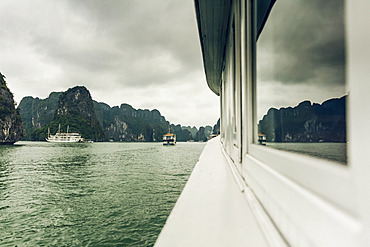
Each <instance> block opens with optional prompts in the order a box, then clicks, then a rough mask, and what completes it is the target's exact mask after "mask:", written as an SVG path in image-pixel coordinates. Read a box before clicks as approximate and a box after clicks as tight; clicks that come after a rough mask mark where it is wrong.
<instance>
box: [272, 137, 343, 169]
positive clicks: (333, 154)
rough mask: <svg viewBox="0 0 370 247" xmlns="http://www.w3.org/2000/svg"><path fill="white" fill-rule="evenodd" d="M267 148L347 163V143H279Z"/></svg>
mask: <svg viewBox="0 0 370 247" xmlns="http://www.w3.org/2000/svg"><path fill="white" fill-rule="evenodd" d="M266 145H267V146H270V147H273V148H277V149H281V150H286V151H291V152H297V153H303V154H308V155H312V156H316V157H320V158H323V159H327V160H333V161H336V162H340V163H343V164H345V163H347V144H346V143H325V142H323V143H277V142H275V143H274V142H268V143H266Z"/></svg>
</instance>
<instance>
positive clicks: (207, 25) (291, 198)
mask: <svg viewBox="0 0 370 247" xmlns="http://www.w3.org/2000/svg"><path fill="white" fill-rule="evenodd" d="M194 5H195V12H196V15H195V16H196V19H197V24H198V32H199V40H200V44H201V52H202V56H203V66H204V71H205V75H206V81H207V84H208V87H209V88H210V90H211V91H213V92H214V93H215V94H216V95H218V96H219V97H220V112H221V114H220V119H221V121H220V122H221V125H220V132H221V133H220V135H219V136H218V137H215V138H213V139H211V140H209V141H208V142H207V144H206V146H205V148H204V150H203V152H202V154H201V156H200V158H199V161H198V162H197V164H196V165H195V167H194V170H193V171H192V174H191V175H190V177H189V179H188V181H187V183H186V185H185V187H184V189H183V191H182V193H181V195H180V197H179V199H178V200H177V202H176V204H175V206H174V208H173V209H172V212H171V213H170V215H169V217H168V219H167V221H166V223H165V225H164V227H163V228H162V231H161V233H160V235H159V236H158V238H157V241H156V243H155V246H156V247H167V246H177V247H182V246H193V247H194V246H213V247H214V246H234V247H235V246H274V247H275V246H323V247H324V246H336V247H338V246H343V247H344V246H346V247H347V246H353V247H356V246H361V247H362V246H363V247H365V246H370V234H369V233H370V199H369V198H370V189H369V188H370V179H369V177H370V165H369V164H370V155H369V143H368V140H370V131H369V127H368V126H369V124H368V122H369V121H370V111H368V110H364V106H367V105H370V97H369V92H370V83H366V81H368V78H369V76H370V72H369V69H368V67H369V66H368V64H369V63H370V53H369V52H366V51H367V50H368V44H369V43H370V32H369V31H368V30H369V29H370V17H369V14H368V10H369V9H370V2H369V1H360V0H353V1H349V0H338V1H296V0H279V1H275V0H258V1H256V0H233V1H228V0H195V1H194ZM297 13H299V14H297ZM306 18H311V19H310V21H308V22H305V20H306ZM322 20H325V22H324V23H323V22H321V21H322ZM275 25H277V26H275ZM268 35H272V36H270V37H273V38H272V39H267V40H266V38H267V37H268ZM307 40H308V41H307ZM302 41H304V42H302ZM327 41H335V42H329V43H328V42H327ZM263 44H265V45H271V46H270V47H269V49H265V50H260V48H261V47H262V45H263ZM274 45H276V46H274ZM285 49H291V50H294V52H292V53H290V54H289V56H284V51H285ZM305 49H306V50H305ZM334 56H335V57H336V59H337V60H335V63H330V62H329V60H330V58H333V57H334ZM307 59H308V60H307ZM307 61H309V63H306V62H307ZM312 61H313V62H312ZM330 61H332V62H334V60H330ZM327 62H329V63H327ZM322 63H324V64H322ZM299 64H303V65H304V66H302V67H297V65H299ZM334 64H335V65H334ZM337 65H339V66H337ZM263 66H267V69H274V70H272V71H271V70H270V72H268V73H265V74H264V73H262V71H263V68H264V67H263ZM281 66H283V67H284V66H286V67H285V69H284V68H281ZM333 66H334V67H333ZM335 66H337V67H335ZM277 68H281V69H280V70H276V69H277ZM327 69H328V70H327ZM329 70H331V71H332V72H334V71H335V73H333V75H335V76H338V77H337V78H339V80H340V81H341V83H342V84H341V85H344V86H345V90H346V91H345V92H344V94H346V95H347V98H346V105H345V109H346V126H345V128H346V133H347V136H346V138H347V140H346V141H344V142H343V143H342V144H344V145H347V146H346V150H347V151H344V152H346V155H347V157H348V160H347V161H346V162H345V163H339V162H337V161H334V160H329V159H324V158H318V157H314V156H312V155H309V154H303V153H296V152H291V151H286V150H280V149H277V148H273V147H271V146H270V145H266V146H265V145H259V142H258V133H260V130H259V129H258V119H261V115H260V112H259V109H260V108H259V107H260V106H261V104H260V103H259V102H261V101H260V99H263V100H270V99H279V100H290V98H291V97H295V96H296V95H295V94H298V93H301V92H305V93H306V92H308V90H307V88H309V86H311V85H312V83H314V81H313V80H308V79H307V78H311V77H312V76H319V74H320V73H321V72H323V71H326V72H329ZM295 72H297V73H295ZM325 75H329V74H325ZM275 76H277V77H275ZM261 77H264V78H265V79H266V80H270V82H271V84H270V85H271V89H272V90H274V89H275V88H277V87H279V86H288V85H292V83H293V82H294V80H299V83H300V85H302V86H303V88H302V90H301V91H294V88H291V89H292V90H291V91H289V90H282V92H283V93H282V94H278V93H279V92H278V90H274V91H273V93H275V94H274V95H272V96H271V98H269V97H270V96H268V95H269V94H267V93H266V92H265V91H262V93H261V91H259V87H258V86H259V85H260V84H258V83H259V82H260V80H261ZM303 77H306V78H303ZM276 78H277V79H279V80H286V81H278V80H277V79H276ZM329 78H331V76H327V77H325V78H322V79H320V80H317V81H316V82H319V85H320V86H319V87H318V88H317V89H316V90H314V91H312V92H313V93H314V94H317V95H320V94H321V93H325V92H326V91H328V92H332V91H331V89H330V87H328V84H326V83H327V82H328V81H327V80H328V79H329ZM275 79H276V80H275ZM306 79H307V80H306ZM294 85H297V84H294ZM336 85H338V84H336ZM341 87H342V86H341ZM278 89H281V88H278ZM341 92H342V91H341ZM272 97H273V98H272ZM298 102H299V101H297V103H298ZM270 106H272V105H270ZM288 106H292V105H288ZM275 110H276V109H275ZM275 110H272V111H275ZM276 111H277V110H276ZM276 111H275V112H276ZM266 112H267V111H266ZM278 123H283V122H282V121H279V122H278ZM309 124H310V123H306V127H307V128H308V127H309ZM275 133H276V132H275ZM263 134H265V135H266V139H267V142H268V144H269V142H270V140H272V138H271V137H270V136H267V135H268V133H265V132H263ZM292 144H293V145H294V143H292ZM318 144H320V142H319V141H318ZM308 151H309V150H308Z"/></svg>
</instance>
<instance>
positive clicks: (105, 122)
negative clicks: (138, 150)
mask: <svg viewBox="0 0 370 247" xmlns="http://www.w3.org/2000/svg"><path fill="white" fill-rule="evenodd" d="M94 106H95V109H96V114H97V118H98V119H99V121H100V123H102V126H103V129H104V132H105V137H106V138H105V139H106V140H110V141H148V142H151V141H161V140H162V136H163V135H164V134H165V133H166V131H167V130H168V127H169V123H168V122H167V121H166V119H165V118H164V117H163V116H162V115H161V114H160V112H159V111H158V110H151V111H150V110H141V109H138V110H136V109H134V108H133V107H132V106H131V105H128V104H121V106H120V107H118V106H114V107H110V106H109V105H107V104H105V103H98V102H94Z"/></svg>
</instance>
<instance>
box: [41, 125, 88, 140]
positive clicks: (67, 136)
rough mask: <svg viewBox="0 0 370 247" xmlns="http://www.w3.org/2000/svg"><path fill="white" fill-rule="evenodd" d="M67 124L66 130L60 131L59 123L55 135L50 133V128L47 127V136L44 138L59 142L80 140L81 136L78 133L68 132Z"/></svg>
mask: <svg viewBox="0 0 370 247" xmlns="http://www.w3.org/2000/svg"><path fill="white" fill-rule="evenodd" d="M68 130H69V126H67V132H66V133H61V130H60V124H59V129H58V131H57V133H55V135H51V134H50V129H48V138H46V141H47V142H61V143H74V142H82V141H83V138H82V137H81V135H80V134H79V133H68Z"/></svg>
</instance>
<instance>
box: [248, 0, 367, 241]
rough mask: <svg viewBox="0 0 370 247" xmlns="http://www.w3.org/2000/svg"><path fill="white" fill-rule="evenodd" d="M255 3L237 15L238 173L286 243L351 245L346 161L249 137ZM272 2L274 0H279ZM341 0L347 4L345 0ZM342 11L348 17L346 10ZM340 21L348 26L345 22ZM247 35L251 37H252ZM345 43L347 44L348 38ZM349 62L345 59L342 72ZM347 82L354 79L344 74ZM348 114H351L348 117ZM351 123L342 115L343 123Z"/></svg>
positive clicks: (252, 133) (355, 224) (354, 225)
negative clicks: (240, 125)
mask: <svg viewBox="0 0 370 247" xmlns="http://www.w3.org/2000/svg"><path fill="white" fill-rule="evenodd" d="M255 3H256V0H245V1H244V0H241V6H242V8H241V20H244V19H245V20H246V22H244V23H243V22H242V28H241V40H242V42H241V44H242V47H241V51H242V59H241V64H242V85H243V88H242V105H243V107H242V111H243V122H244V126H245V128H244V129H243V130H242V132H243V135H242V136H243V140H242V142H243V146H245V148H243V156H242V165H241V176H242V177H243V178H244V180H245V181H246V183H247V186H249V187H250V188H251V189H252V191H253V192H254V193H255V195H256V197H257V198H258V199H259V200H260V202H261V204H262V205H263V206H264V208H265V210H266V211H267V213H268V214H269V215H270V217H271V218H272V220H273V221H274V223H275V224H276V225H277V227H278V228H279V230H280V231H281V232H282V233H283V235H284V236H285V237H286V238H287V240H288V242H289V243H290V244H292V245H294V246H295V245H297V246H299V244H298V243H307V242H308V243H310V242H312V241H313V240H312V239H315V240H314V241H316V242H315V243H318V244H320V245H323V246H325V244H332V243H333V242H326V241H328V239H329V240H330V241H334V242H335V243H337V244H339V245H338V246H346V244H348V245H347V246H353V244H354V243H355V242H356V241H357V240H358V237H357V235H358V231H359V228H360V223H359V221H358V212H357V204H356V203H353V202H354V201H356V199H357V198H356V195H355V194H354V192H355V184H354V182H353V169H352V168H353V167H352V165H351V163H350V162H349V163H348V164H347V165H343V164H339V163H336V162H332V161H328V160H323V159H320V158H316V157H313V156H308V155H303V154H298V153H292V152H287V151H281V150H276V149H273V148H269V147H262V146H260V145H257V144H255V142H254V140H255V137H256V136H257V121H256V97H255V95H256V68H255V61H256V44H255V42H254V40H255V37H256V33H257V32H256V26H255V23H256V19H255V18H256V14H255V13H256V8H255V6H256V5H255ZM276 4H279V3H278V1H277V2H276ZM345 6H348V3H347V1H345ZM345 13H346V14H345V15H346V16H345V20H347V19H348V13H347V12H345ZM250 16H253V18H250ZM243 25H245V26H243ZM345 25H346V28H347V23H346V24H345ZM248 37H252V38H251V39H252V40H251V39H249V38H248ZM243 39H245V40H244V41H243ZM346 39H348V38H347V36H346ZM346 41H347V40H346ZM346 49H349V47H348V44H347V45H346ZM348 66H349V63H348V60H347V61H346V69H347V72H348ZM346 83H347V85H348V84H350V85H352V84H353V83H351V82H350V81H348V78H347V80H346ZM347 102H349V103H347V104H351V97H348V101H347ZM347 108H348V107H347ZM347 112H348V111H347ZM350 113H351V112H350ZM350 117H351V114H349V116H348V117H347V118H350ZM350 123H351V121H348V119H347V128H348V129H350V127H351V126H350ZM347 133H348V132H347ZM347 138H348V141H349V144H348V148H347V150H348V156H349V157H350V156H351V150H353V147H352V141H353V140H352V138H351V136H347ZM350 160H351V159H350ZM302 211H303V212H305V213H302ZM313 219H315V220H317V224H320V226H321V227H320V228H315V224H308V222H311V221H312V220H313ZM323 226H326V227H325V229H327V231H325V232H324V233H322V232H321V233H320V232H319V231H322V228H323ZM314 236H315V237H314Z"/></svg>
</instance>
